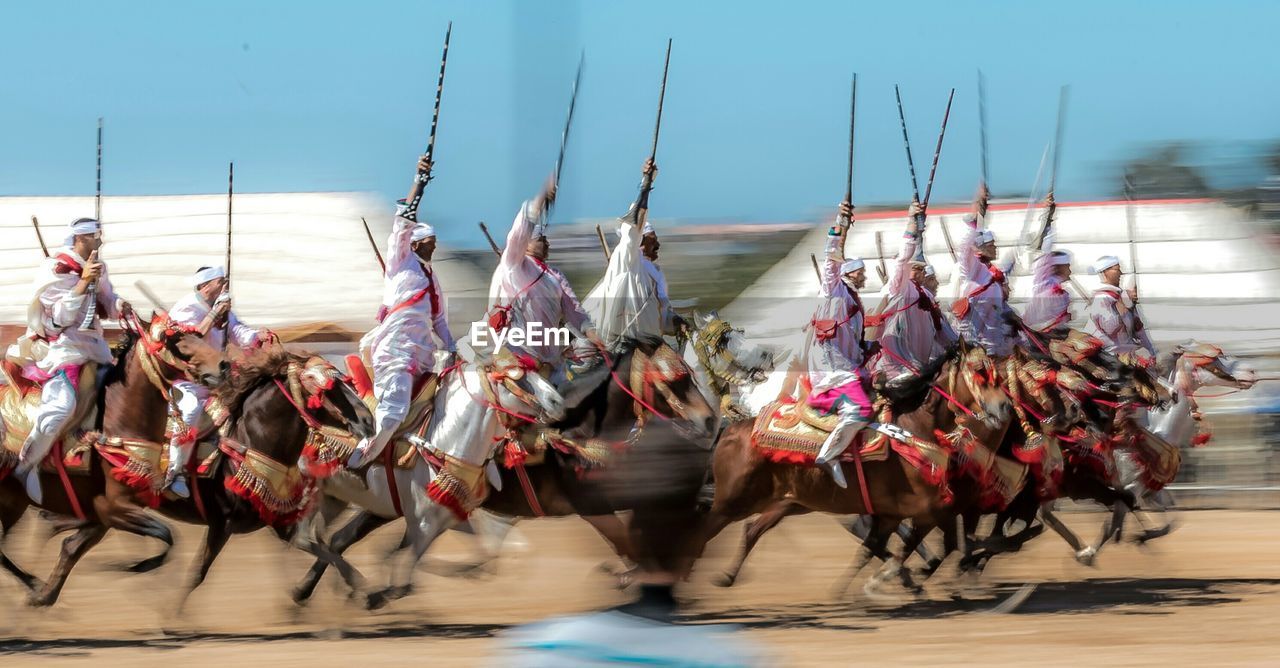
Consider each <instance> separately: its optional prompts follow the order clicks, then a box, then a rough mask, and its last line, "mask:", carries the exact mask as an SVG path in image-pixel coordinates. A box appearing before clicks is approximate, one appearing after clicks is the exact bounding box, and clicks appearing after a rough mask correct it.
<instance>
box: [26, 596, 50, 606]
mask: <svg viewBox="0 0 1280 668" xmlns="http://www.w3.org/2000/svg"><path fill="white" fill-rule="evenodd" d="M53 601H54V599H53V598H52V597H50V596H45V595H42V594H32V595H30V596H28V597H27V607H28V608H47V607H49V606H51V605H53Z"/></svg>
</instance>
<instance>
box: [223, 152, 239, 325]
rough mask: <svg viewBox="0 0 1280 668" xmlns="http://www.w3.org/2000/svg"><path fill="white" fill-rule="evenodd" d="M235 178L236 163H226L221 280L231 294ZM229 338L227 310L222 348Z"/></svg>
mask: <svg viewBox="0 0 1280 668" xmlns="http://www.w3.org/2000/svg"><path fill="white" fill-rule="evenodd" d="M235 180H236V163H234V162H228V163H227V258H226V264H225V265H224V266H223V269H224V272H225V274H226V276H225V278H224V279H223V280H225V281H226V283H225V284H224V285H223V287H222V291H223V292H225V293H227V294H228V295H229V294H231V196H232V194H233V193H234V192H235ZM230 338H231V312H230V311H228V312H227V316H226V320H225V321H223V323H222V349H223V350H226V348H227V339H230Z"/></svg>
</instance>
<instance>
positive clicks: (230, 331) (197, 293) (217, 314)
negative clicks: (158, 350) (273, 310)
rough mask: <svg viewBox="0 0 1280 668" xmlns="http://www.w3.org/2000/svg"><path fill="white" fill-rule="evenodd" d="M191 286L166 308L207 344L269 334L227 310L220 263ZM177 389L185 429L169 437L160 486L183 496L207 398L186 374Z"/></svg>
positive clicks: (254, 340)
mask: <svg viewBox="0 0 1280 668" xmlns="http://www.w3.org/2000/svg"><path fill="white" fill-rule="evenodd" d="M192 284H193V285H194V286H195V290H194V291H192V292H191V293H189V294H188V295H186V296H185V297H183V298H182V299H179V300H178V301H177V303H175V304H174V305H173V308H172V309H170V311H169V318H170V319H171V320H172V321H173V322H174V323H176V324H179V325H187V326H188V327H194V328H196V329H197V330H198V331H199V332H200V335H201V337H203V338H204V340H205V342H206V343H208V344H209V345H210V346H211V347H213V348H217V349H219V350H222V349H224V348H225V347H226V343H227V339H228V337H229V338H230V341H231V342H234V343H235V344H236V345H237V346H239V347H241V348H248V347H250V346H255V345H258V344H259V343H260V342H262V341H263V340H265V339H267V338H269V337H270V336H273V335H272V334H271V333H270V332H269V331H267V330H256V329H254V328H252V327H249V326H247V325H245V324H244V323H242V322H240V319H239V318H237V317H236V315H235V314H234V313H232V312H231V293H230V292H228V291H227V270H226V269H225V268H223V267H201V268H200V269H199V270H197V271H196V273H195V276H193V277H192ZM173 387H174V389H177V390H180V391H181V395H180V396H179V398H178V402H177V403H178V412H179V413H181V415H182V421H183V423H184V424H186V426H187V429H186V431H184V432H177V431H175V433H174V434H173V436H172V437H170V441H169V470H168V471H167V472H166V473H165V477H164V481H165V484H164V487H165V489H166V490H168V491H169V492H171V493H172V494H173V495H174V496H177V497H179V498H183V499H185V498H187V497H188V496H190V490H189V489H188V488H187V478H186V474H185V473H184V471H185V470H186V466H187V462H188V461H189V460H190V459H191V451H192V450H193V449H194V448H195V444H196V435H197V434H196V430H197V429H198V427H199V423H200V416H201V415H202V414H203V413H204V406H205V403H207V402H208V400H209V388H207V387H205V386H204V385H201V384H200V383H197V382H195V381H192V380H188V379H186V378H180V379H178V380H175V381H173Z"/></svg>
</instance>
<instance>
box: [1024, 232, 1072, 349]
mask: <svg viewBox="0 0 1280 668" xmlns="http://www.w3.org/2000/svg"><path fill="white" fill-rule="evenodd" d="M1054 237H1055V234H1054V229H1053V228H1052V227H1050V228H1049V231H1048V233H1046V234H1045V236H1044V243H1043V244H1042V245H1041V248H1040V250H1041V254H1040V256H1039V257H1037V258H1036V259H1035V261H1034V262H1033V263H1032V273H1033V278H1032V283H1031V300H1030V301H1029V302H1027V307H1026V310H1025V311H1024V315H1023V318H1022V319H1023V321H1024V322H1026V324H1027V327H1029V328H1030V329H1032V330H1034V331H1037V332H1051V331H1053V330H1055V329H1059V328H1061V327H1066V326H1068V325H1069V324H1070V322H1071V295H1070V294H1069V293H1068V292H1067V289H1066V288H1065V287H1063V285H1062V284H1063V280H1062V279H1061V278H1058V275H1057V273H1056V270H1057V266H1056V265H1054V264H1053V242H1054Z"/></svg>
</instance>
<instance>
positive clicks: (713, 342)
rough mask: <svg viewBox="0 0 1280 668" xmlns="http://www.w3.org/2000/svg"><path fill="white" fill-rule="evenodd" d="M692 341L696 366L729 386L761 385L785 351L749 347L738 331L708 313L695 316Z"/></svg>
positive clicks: (726, 322) (716, 314)
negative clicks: (696, 359)
mask: <svg viewBox="0 0 1280 668" xmlns="http://www.w3.org/2000/svg"><path fill="white" fill-rule="evenodd" d="M694 324H695V326H696V331H695V333H694V335H693V338H692V341H691V343H692V345H693V350H694V352H695V353H696V354H697V356H698V364H699V366H701V367H702V370H703V371H704V372H705V373H706V374H707V375H709V376H711V377H712V378H714V379H716V380H718V381H720V382H722V383H724V384H726V385H730V386H734V387H740V386H743V385H749V384H750V385H755V384H759V383H762V382H764V381H765V380H766V379H767V378H768V376H769V374H770V373H771V372H773V370H774V369H775V368H777V366H778V364H779V363H780V362H781V361H782V360H783V359H785V358H786V356H787V354H788V351H787V350H786V349H784V348H781V347H779V346H768V345H760V344H751V343H748V342H747V339H746V336H745V334H744V332H743V330H741V329H735V328H734V327H733V325H731V324H730V323H729V321H728V320H725V319H724V318H721V317H720V315H719V314H718V313H717V312H715V311H711V312H710V313H708V314H706V315H702V314H700V313H699V314H695V315H694Z"/></svg>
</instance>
